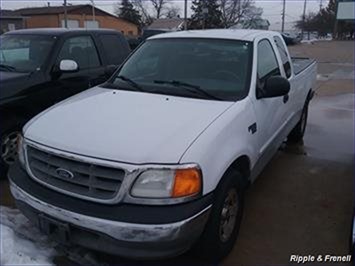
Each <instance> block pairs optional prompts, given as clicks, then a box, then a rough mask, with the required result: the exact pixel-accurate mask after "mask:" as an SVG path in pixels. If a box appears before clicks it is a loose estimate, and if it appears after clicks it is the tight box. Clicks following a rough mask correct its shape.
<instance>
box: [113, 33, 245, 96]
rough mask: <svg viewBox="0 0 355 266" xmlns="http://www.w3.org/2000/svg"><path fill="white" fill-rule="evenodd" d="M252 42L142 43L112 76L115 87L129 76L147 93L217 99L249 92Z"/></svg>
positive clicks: (182, 40) (178, 40)
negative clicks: (114, 75)
mask: <svg viewBox="0 0 355 266" xmlns="http://www.w3.org/2000/svg"><path fill="white" fill-rule="evenodd" d="M251 58H252V44H251V43H250V42H245V41H235V40H221V39H202V38H200V39H197V38H191V39H190V38H171V39H170V38H169V39H155V40H148V41H147V42H145V43H144V44H143V45H142V46H141V47H140V48H139V49H138V50H137V51H136V52H135V53H134V54H133V55H132V56H131V57H130V58H129V60H128V61H127V62H126V63H125V64H124V65H123V66H122V68H121V69H120V71H119V72H118V73H117V77H116V78H115V77H113V79H112V83H113V85H117V88H119V87H124V86H127V84H124V81H122V78H119V77H122V76H123V77H126V78H129V79H130V80H131V81H134V82H135V83H136V84H138V85H139V86H140V88H141V89H142V90H144V91H146V92H153V93H154V92H155V93H163V94H171V95H180V96H188V97H196V98H208V99H219V100H231V101H234V100H238V99H241V98H243V97H245V96H246V95H247V93H248V88H249V86H250V85H249V83H250V72H251V71H250V69H251Z"/></svg>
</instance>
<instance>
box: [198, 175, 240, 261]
mask: <svg viewBox="0 0 355 266" xmlns="http://www.w3.org/2000/svg"><path fill="white" fill-rule="evenodd" d="M215 195H216V196H215V200H214V203H213V206H212V210H211V214H210V218H209V221H208V222H207V225H206V228H205V230H204V233H203V234H202V236H201V239H200V240H199V242H198V244H197V247H196V249H195V251H197V252H198V255H199V256H202V257H204V258H205V259H207V260H209V261H213V262H216V261H219V260H221V259H222V258H224V257H225V256H226V255H228V254H229V252H230V251H231V249H232V248H233V246H234V243H235V241H236V238H237V235H238V231H239V227H240V223H241V219H242V215H243V205H244V187H243V185H242V176H241V174H240V173H239V172H230V173H228V174H226V175H225V177H224V178H223V179H222V181H221V183H220V184H219V185H218V187H217V189H216V192H215Z"/></svg>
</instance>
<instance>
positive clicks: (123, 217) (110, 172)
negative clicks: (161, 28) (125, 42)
mask: <svg viewBox="0 0 355 266" xmlns="http://www.w3.org/2000/svg"><path fill="white" fill-rule="evenodd" d="M315 81H316V63H315V61H313V60H310V59H302V58H298V59H293V58H291V57H290V55H289V53H288V50H287V47H286V46H285V43H284V41H283V39H282V37H281V35H280V34H279V33H276V32H270V31H254V30H204V31H185V32H175V33H167V34H161V35H157V36H154V37H151V38H149V39H148V40H147V41H145V43H144V44H143V45H141V46H140V47H139V48H138V49H137V50H136V51H135V52H134V53H133V54H132V55H131V56H130V57H129V58H128V59H127V60H126V62H125V63H123V65H122V66H121V67H120V68H119V69H118V70H117V71H116V73H115V74H114V75H113V76H112V77H111V79H110V80H108V81H107V82H106V83H105V84H102V85H100V86H97V87H94V88H92V89H90V90H87V91H85V92H82V93H80V94H78V95H76V96H73V97H71V98H69V99H67V100H65V101H63V102H61V103H59V104H57V105H55V106H53V107H51V108H49V109H48V110H46V111H44V112H43V113H41V114H39V115H38V116H36V117H35V118H33V119H32V120H31V121H30V122H28V124H27V125H26V126H25V127H24V128H23V136H20V137H19V141H20V143H21V144H20V147H19V160H18V162H17V163H16V164H14V165H13V166H12V167H11V168H10V171H9V174H8V175H9V179H10V184H11V191H12V194H13V196H14V198H15V199H16V202H17V205H18V208H19V209H20V210H22V212H23V213H24V214H25V215H26V216H27V217H28V218H30V220H32V221H34V222H35V223H36V224H37V225H38V226H39V227H40V228H41V229H42V230H43V231H45V232H46V233H48V234H55V235H56V237H57V239H58V241H64V242H70V243H75V244H79V245H82V246H85V247H88V248H92V249H96V250H101V251H104V252H107V253H113V254H117V255H121V256H125V257H133V258H139V259H146V258H158V257H159V258H160V257H169V256H175V255H178V254H181V253H183V252H185V251H187V250H188V249H190V248H192V247H194V248H195V249H196V250H198V251H199V252H201V253H200V254H203V256H205V257H208V258H209V259H221V258H223V257H224V256H225V255H227V254H228V252H229V251H230V250H231V248H232V247H233V245H234V242H235V240H236V237H237V234H238V229H239V226H240V223H241V218H242V212H243V196H244V191H245V189H246V188H247V186H248V185H249V184H250V183H252V182H253V181H254V180H255V178H256V177H257V176H258V174H259V173H260V171H261V170H262V169H263V167H264V166H265V165H266V163H267V162H268V161H269V160H270V159H271V158H272V156H273V154H275V152H276V151H277V149H278V148H279V146H280V145H281V143H282V142H283V141H285V140H287V139H288V140H289V141H300V140H301V139H302V137H303V134H304V131H305V127H306V121H307V110H308V103H309V101H310V99H311V98H312V96H313V91H312V89H314V86H315Z"/></svg>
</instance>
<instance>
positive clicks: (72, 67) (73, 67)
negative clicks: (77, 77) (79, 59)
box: [59, 59, 79, 73]
mask: <svg viewBox="0 0 355 266" xmlns="http://www.w3.org/2000/svg"><path fill="white" fill-rule="evenodd" d="M59 70H60V71H61V72H67V73H68V72H69V73H72V72H77V71H78V70H79V66H78V64H77V63H76V62H75V61H74V60H69V59H64V60H62V61H60V63H59Z"/></svg>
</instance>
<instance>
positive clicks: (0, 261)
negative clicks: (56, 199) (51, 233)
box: [0, 206, 56, 265]
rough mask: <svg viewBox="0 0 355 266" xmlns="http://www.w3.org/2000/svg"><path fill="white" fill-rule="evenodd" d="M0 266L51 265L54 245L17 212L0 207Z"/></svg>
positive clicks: (54, 253) (54, 252)
mask: <svg viewBox="0 0 355 266" xmlns="http://www.w3.org/2000/svg"><path fill="white" fill-rule="evenodd" d="M0 220H1V224H0V237H1V239H0V246H1V250H0V265H26V264H27V265H53V262H52V258H53V257H54V256H55V255H56V251H55V250H54V247H55V245H56V244H55V243H53V242H52V241H50V240H49V239H48V238H47V237H46V236H45V235H43V234H41V233H40V231H39V230H38V229H37V228H36V227H35V226H33V225H32V224H31V222H30V221H28V220H27V218H26V217H25V216H23V215H22V214H21V213H20V212H19V210H15V209H10V208H7V207H4V206H0Z"/></svg>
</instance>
